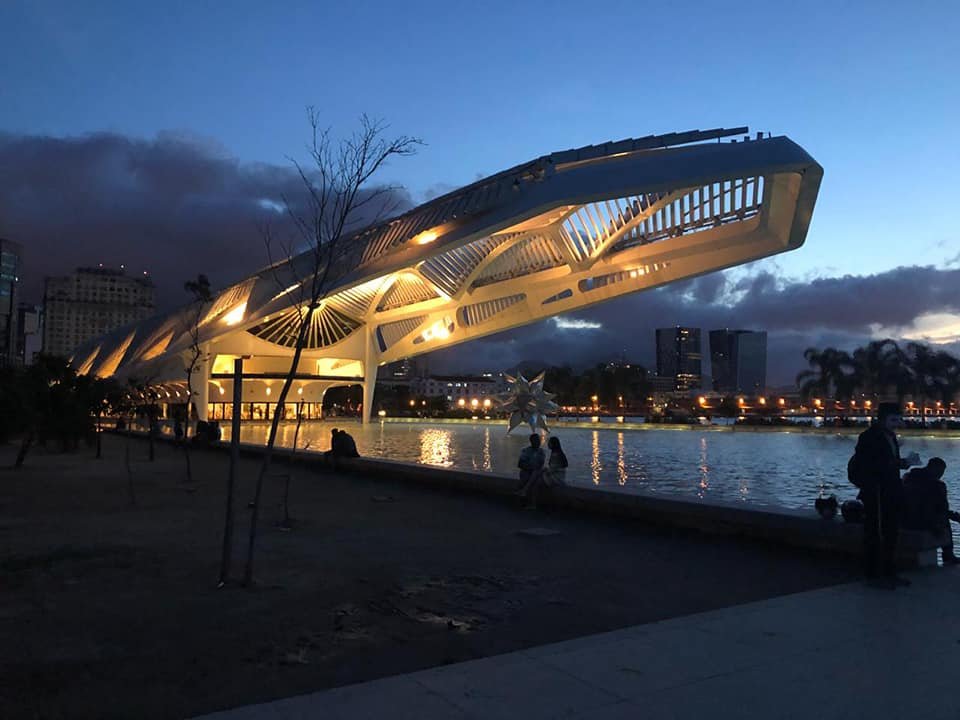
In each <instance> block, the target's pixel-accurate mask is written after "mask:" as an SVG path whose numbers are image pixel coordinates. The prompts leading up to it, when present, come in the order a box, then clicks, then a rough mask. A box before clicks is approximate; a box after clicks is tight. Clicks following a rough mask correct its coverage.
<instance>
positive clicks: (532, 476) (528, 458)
mask: <svg viewBox="0 0 960 720" xmlns="http://www.w3.org/2000/svg"><path fill="white" fill-rule="evenodd" d="M546 460H547V458H546V455H545V453H544V452H543V448H542V447H540V436H539V435H538V434H537V433H534V434H533V435H531V436H530V444H529V445H527V447H525V448H524V449H523V450H521V451H520V460H519V462H517V467H518V468H520V487H519V488H518V489H517V492H516V494H517V495H519V496H520V497H525V498H526V499H527V506H526V508H525V509H526V510H536V509H537V493H538V491H539V490H540V485H541V484H542V483H543V466H544V463H546Z"/></svg>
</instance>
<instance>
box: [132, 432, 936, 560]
mask: <svg viewBox="0 0 960 720" xmlns="http://www.w3.org/2000/svg"><path fill="white" fill-rule="evenodd" d="M136 434H137V435H142V433H136ZM157 439H158V440H159V441H164V442H172V439H171V438H169V437H160V438H157ZM203 447H204V448H208V449H210V450H212V451H220V452H229V450H230V445H229V444H227V443H218V444H215V445H210V446H203ZM240 452H241V455H243V456H244V457H257V456H259V455H261V454H262V453H263V446H262V445H252V444H249V443H241V444H240ZM274 460H275V462H278V463H289V462H291V461H292V462H294V463H295V464H297V465H300V464H302V465H304V466H308V467H310V468H318V467H319V468H322V469H325V470H332V469H336V470H337V471H339V472H346V473H356V474H359V475H364V476H367V477H376V478H380V479H384V480H399V481H402V482H414V483H418V484H425V485H431V486H434V487H438V488H446V489H454V490H460V491H467V492H471V493H478V494H483V495H488V496H490V495H493V496H501V497H510V496H511V495H512V493H513V491H514V490H516V488H517V486H518V483H519V481H518V479H517V478H516V477H515V476H512V475H504V474H502V473H487V472H472V471H468V470H461V469H455V468H439V467H434V466H430V465H419V464H414V463H406V462H399V461H396V460H388V459H384V458H370V457H361V458H350V459H340V460H338V461H337V464H336V467H335V468H332V467H331V466H330V465H329V464H328V463H327V461H326V459H325V458H324V457H323V455H322V454H321V453H318V452H312V451H304V450H299V451H297V452H296V453H294V452H293V451H292V450H290V449H289V448H275V449H274ZM539 502H540V504H542V505H544V506H547V507H556V508H563V509H567V510H574V511H577V512H587V513H599V514H605V515H613V516H617V517H624V518H634V519H637V520H640V521H642V522H645V523H648V524H652V525H659V526H665V527H677V528H683V529H687V530H696V531H700V532H705V533H713V534H720V535H730V536H739V537H747V538H752V539H756V540H761V541H764V542H773V543H779V544H783V545H789V546H792V547H800V548H810V549H815V550H822V551H830V552H841V553H846V554H851V555H855V554H860V553H861V552H862V550H863V525H860V524H852V523H846V522H844V520H843V519H842V518H841V517H840V515H839V514H838V515H837V516H836V517H834V518H833V519H830V520H824V519H823V518H821V517H820V516H819V515H818V514H817V513H816V511H815V510H814V509H813V508H811V509H810V510H792V509H789V508H780V507H762V506H754V507H750V506H747V505H743V504H738V503H723V502H702V501H695V500H686V499H682V498H671V497H664V496H662V495H655V494H652V493H625V492H618V491H616V490H606V489H603V488H584V487H572V486H564V487H558V488H548V489H546V490H544V491H543V492H542V493H541V496H540V498H539ZM937 547H938V546H937V544H936V538H935V537H934V536H933V535H931V534H929V533H926V532H920V531H913V530H901V534H900V543H899V546H898V564H900V565H901V566H903V567H925V566H928V565H935V564H936V561H937V554H936V550H937Z"/></svg>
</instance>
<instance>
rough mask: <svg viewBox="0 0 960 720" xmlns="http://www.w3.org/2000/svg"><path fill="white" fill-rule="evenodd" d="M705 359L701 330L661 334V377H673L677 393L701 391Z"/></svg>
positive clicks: (672, 330)
mask: <svg viewBox="0 0 960 720" xmlns="http://www.w3.org/2000/svg"><path fill="white" fill-rule="evenodd" d="M701 359H702V355H701V352H700V329H699V328H688V327H679V326H678V327H674V328H660V329H658V330H657V375H658V376H659V377H672V378H673V386H674V390H675V391H678V392H686V391H688V390H699V389H700V383H701V380H702V367H701Z"/></svg>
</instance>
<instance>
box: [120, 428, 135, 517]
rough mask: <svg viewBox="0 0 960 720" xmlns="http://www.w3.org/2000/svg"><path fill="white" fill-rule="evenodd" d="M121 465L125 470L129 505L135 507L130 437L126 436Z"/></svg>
mask: <svg viewBox="0 0 960 720" xmlns="http://www.w3.org/2000/svg"><path fill="white" fill-rule="evenodd" d="M123 464H124V466H125V467H126V470H127V494H128V495H129V497H130V505H131V506H136V504H137V496H136V495H135V494H134V492H133V468H132V467H131V466H130V435H127V442H126V445H125V446H124V450H123Z"/></svg>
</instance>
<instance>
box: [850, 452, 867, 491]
mask: <svg viewBox="0 0 960 720" xmlns="http://www.w3.org/2000/svg"><path fill="white" fill-rule="evenodd" d="M865 469H866V468H864V466H863V458H862V457H860V455H858V454H857V453H856V452H854V453H853V455H852V456H851V458H850V459H849V460H848V461H847V480H849V481H850V484H851V485H853V486H854V487H855V488H858V489H862V488H863V486H864V485H866V484H867V482H868V478H867V477H866V473H865V472H864V471H865Z"/></svg>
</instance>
